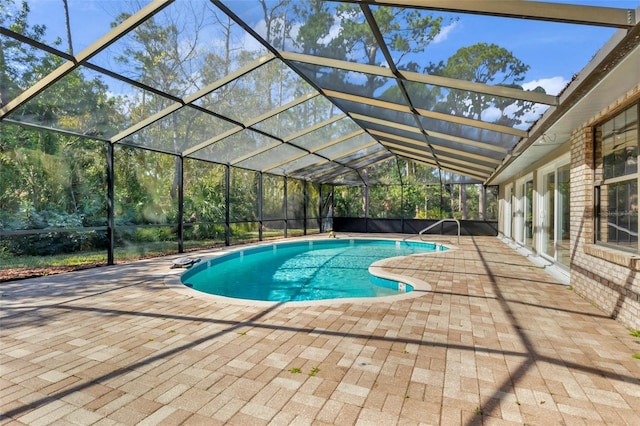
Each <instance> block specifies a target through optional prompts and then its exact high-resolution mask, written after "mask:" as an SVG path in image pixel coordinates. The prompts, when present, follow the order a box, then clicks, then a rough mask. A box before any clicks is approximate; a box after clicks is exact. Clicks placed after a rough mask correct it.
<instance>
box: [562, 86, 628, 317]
mask: <svg viewBox="0 0 640 426" xmlns="http://www.w3.org/2000/svg"><path fill="white" fill-rule="evenodd" d="M639 95H640V89H639V88H638V87H636V88H635V89H634V90H633V91H631V92H629V93H628V94H627V96H625V98H624V99H621V100H620V101H619V102H617V103H616V104H615V105H612V106H611V108H610V109H608V110H607V111H603V112H602V113H601V114H600V115H599V116H598V117H594V119H593V120H590V121H589V122H588V123H585V125H584V126H583V127H581V128H579V129H577V130H576V131H574V133H573V134H572V136H571V195H570V197H571V227H570V229H571V249H570V259H571V264H570V268H571V285H572V286H573V288H574V291H575V292H576V293H577V294H579V295H580V296H582V297H584V298H585V299H587V300H589V301H590V302H592V303H593V304H594V305H595V306H597V307H598V308H600V309H601V310H603V311H604V312H605V313H606V314H607V315H610V316H611V317H612V318H616V319H617V320H619V321H620V322H621V323H623V324H624V325H625V326H627V327H629V328H631V329H640V256H637V255H633V254H630V253H625V252H622V251H619V250H614V249H609V248H605V247H601V246H597V245H595V244H593V242H594V232H595V229H594V228H595V227H594V199H593V198H594V189H593V188H594V180H595V179H600V178H599V176H598V174H597V173H598V170H597V169H598V167H597V164H594V151H593V150H594V137H593V136H594V135H593V131H594V128H593V126H594V125H595V124H597V123H599V122H601V121H602V120H604V119H605V118H608V117H609V116H611V115H612V113H613V112H617V111H618V110H619V109H620V107H621V106H625V105H629V104H631V102H632V101H633V100H635V99H637V98H638V96H639Z"/></svg>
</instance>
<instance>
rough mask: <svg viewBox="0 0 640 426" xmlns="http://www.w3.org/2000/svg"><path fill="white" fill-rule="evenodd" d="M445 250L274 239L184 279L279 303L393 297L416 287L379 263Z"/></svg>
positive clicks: (362, 242)
mask: <svg viewBox="0 0 640 426" xmlns="http://www.w3.org/2000/svg"><path fill="white" fill-rule="evenodd" d="M443 250H446V247H442V246H440V245H436V244H433V243H422V242H407V241H392V240H368V239H367V240H365V239H350V240H313V241H304V242H294V243H281V244H271V245H266V246H258V247H253V248H247V249H243V250H239V251H235V252H232V253H229V254H227V255H223V256H220V257H218V258H214V259H211V260H209V261H208V262H203V263H202V264H200V265H198V266H196V267H194V268H192V269H190V270H188V271H187V272H185V273H184V274H183V275H182V278H181V280H182V283H183V284H185V285H187V286H189V287H191V288H193V289H195V290H198V291H201V292H204V293H209V294H216V295H219V296H226V297H233V298H238V299H249V300H266V301H273V302H283V301H302V300H321V299H336V298H348V297H379V296H389V295H394V294H398V293H401V292H407V291H411V290H412V287H411V286H410V285H408V284H404V283H398V282H396V281H389V280H385V279H382V278H378V277H374V276H372V275H371V274H370V273H369V271H368V268H369V266H370V265H371V264H372V263H373V262H375V261H378V260H381V259H385V258H389V257H394V256H406V255H410V254H417V253H430V252H434V251H443Z"/></svg>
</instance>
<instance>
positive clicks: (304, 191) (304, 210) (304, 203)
mask: <svg viewBox="0 0 640 426" xmlns="http://www.w3.org/2000/svg"><path fill="white" fill-rule="evenodd" d="M302 216H303V219H302V227H303V234H304V235H307V181H306V180H303V181H302Z"/></svg>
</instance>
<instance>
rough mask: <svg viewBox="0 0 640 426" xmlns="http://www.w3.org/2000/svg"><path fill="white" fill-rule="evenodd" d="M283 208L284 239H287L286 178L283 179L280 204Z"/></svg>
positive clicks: (287, 207)
mask: <svg viewBox="0 0 640 426" xmlns="http://www.w3.org/2000/svg"><path fill="white" fill-rule="evenodd" d="M282 205H283V207H284V237H285V238H287V227H288V225H289V224H288V221H287V219H288V210H289V206H288V204H287V177H286V176H285V177H284V200H283V202H282Z"/></svg>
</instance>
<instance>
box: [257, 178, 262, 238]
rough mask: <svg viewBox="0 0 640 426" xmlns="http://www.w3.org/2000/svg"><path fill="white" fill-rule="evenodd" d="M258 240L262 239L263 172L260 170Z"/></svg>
mask: <svg viewBox="0 0 640 426" xmlns="http://www.w3.org/2000/svg"><path fill="white" fill-rule="evenodd" d="M258 241H262V172H258Z"/></svg>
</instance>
